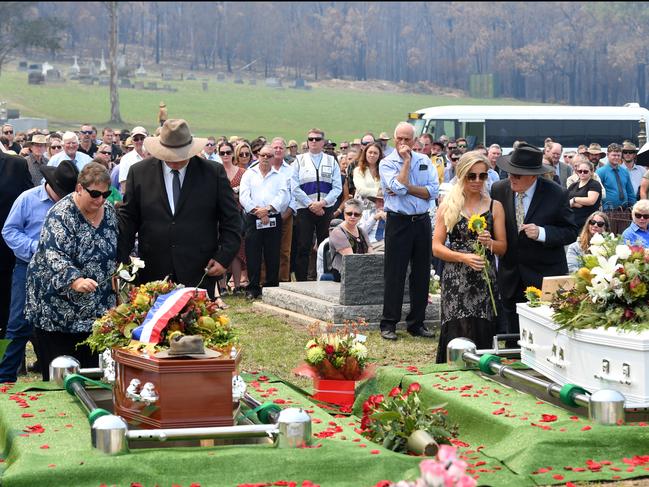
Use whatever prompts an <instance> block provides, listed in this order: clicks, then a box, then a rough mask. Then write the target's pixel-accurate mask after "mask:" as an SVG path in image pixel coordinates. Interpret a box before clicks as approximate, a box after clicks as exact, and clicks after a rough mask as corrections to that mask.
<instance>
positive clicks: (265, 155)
mask: <svg viewBox="0 0 649 487" xmlns="http://www.w3.org/2000/svg"><path fill="white" fill-rule="evenodd" d="M259 157H260V158H262V157H263V158H264V159H270V158H271V157H273V155H272V154H259Z"/></svg>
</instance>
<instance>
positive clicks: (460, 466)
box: [448, 459, 467, 480]
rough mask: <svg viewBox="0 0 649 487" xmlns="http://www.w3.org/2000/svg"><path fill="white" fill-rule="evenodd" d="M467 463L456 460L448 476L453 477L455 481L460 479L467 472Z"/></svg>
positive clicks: (449, 468) (450, 467)
mask: <svg viewBox="0 0 649 487" xmlns="http://www.w3.org/2000/svg"><path fill="white" fill-rule="evenodd" d="M466 466H467V465H466V462H465V461H463V460H458V459H455V460H453V462H452V463H451V465H450V466H449V467H448V474H449V475H450V476H451V477H453V479H455V480H458V479H460V478H461V477H462V476H463V475H464V472H465V470H466Z"/></svg>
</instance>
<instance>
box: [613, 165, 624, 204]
mask: <svg viewBox="0 0 649 487" xmlns="http://www.w3.org/2000/svg"><path fill="white" fill-rule="evenodd" d="M613 174H615V181H617V195H618V197H619V198H620V202H621V203H624V201H625V200H626V196H625V193H624V188H623V187H622V180H621V179H620V172H619V170H618V168H617V167H614V168H613Z"/></svg>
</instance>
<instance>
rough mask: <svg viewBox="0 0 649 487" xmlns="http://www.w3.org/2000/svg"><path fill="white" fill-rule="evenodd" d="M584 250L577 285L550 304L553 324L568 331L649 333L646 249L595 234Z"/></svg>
mask: <svg viewBox="0 0 649 487" xmlns="http://www.w3.org/2000/svg"><path fill="white" fill-rule="evenodd" d="M588 251H589V253H587V254H585V255H584V256H583V258H582V260H583V267H581V268H580V269H579V270H577V272H575V273H574V274H573V275H574V278H575V286H574V287H573V288H572V289H568V290H565V289H559V290H558V291H557V292H556V294H555V296H554V298H553V300H552V304H551V306H552V309H553V310H554V314H553V319H554V321H555V322H557V323H559V324H560V325H561V327H562V328H567V329H587V328H599V327H604V328H610V327H616V328H617V329H618V330H619V331H627V332H628V331H634V332H640V331H643V330H647V329H649V300H648V299H647V298H648V297H649V249H645V248H643V247H640V246H637V245H626V244H625V243H624V242H623V241H622V237H616V236H615V235H612V234H607V235H601V234H595V235H593V238H592V239H591V241H590V247H589V249H588Z"/></svg>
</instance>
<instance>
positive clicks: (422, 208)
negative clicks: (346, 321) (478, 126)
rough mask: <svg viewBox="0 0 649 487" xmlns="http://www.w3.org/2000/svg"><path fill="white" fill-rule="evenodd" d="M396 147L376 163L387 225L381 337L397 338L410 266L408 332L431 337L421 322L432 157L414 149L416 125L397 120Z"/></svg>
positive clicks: (433, 191)
mask: <svg viewBox="0 0 649 487" xmlns="http://www.w3.org/2000/svg"><path fill="white" fill-rule="evenodd" d="M394 142H395V150H394V151H393V152H392V153H391V154H390V155H389V156H388V157H385V158H384V159H383V160H382V161H381V163H380V165H379V174H380V176H381V188H382V190H383V198H384V210H385V212H386V213H387V220H386V224H385V260H384V269H383V275H384V281H385V287H384V294H383V317H382V318H381V337H382V338H383V339H385V340H396V339H397V334H396V327H397V323H398V322H400V321H401V311H402V307H403V293H404V289H405V281H406V272H407V270H408V265H410V313H408V316H406V324H407V329H408V333H410V334H411V335H413V336H421V337H426V338H432V337H433V336H434V334H433V332H431V331H430V330H428V328H426V326H425V325H424V320H425V318H426V306H427V305H428V282H429V280H430V264H431V257H432V252H431V242H432V228H431V222H430V216H429V214H428V210H429V208H430V202H431V200H434V199H435V198H437V192H438V188H439V181H438V178H437V174H436V173H435V172H434V171H433V168H432V164H431V161H430V159H429V158H428V157H427V156H425V155H424V154H421V153H418V152H414V151H413V150H412V148H413V146H414V145H415V128H414V127H413V126H412V125H410V124H409V123H407V122H401V123H399V124H398V125H397V127H396V128H395V130H394Z"/></svg>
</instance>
